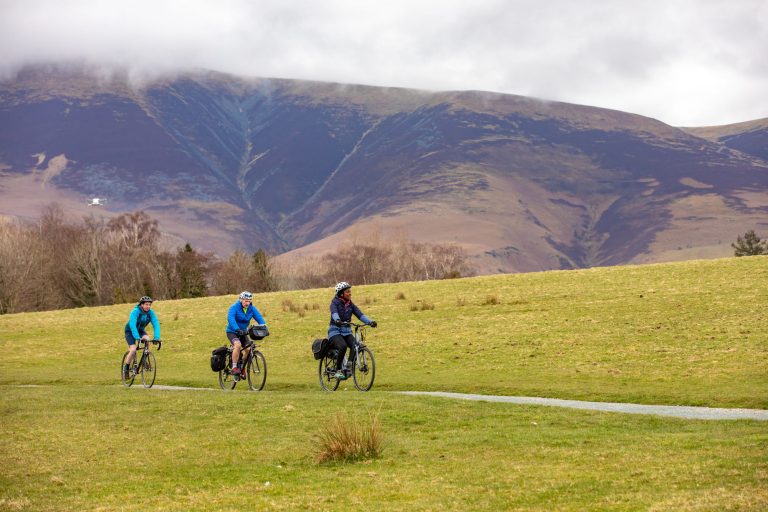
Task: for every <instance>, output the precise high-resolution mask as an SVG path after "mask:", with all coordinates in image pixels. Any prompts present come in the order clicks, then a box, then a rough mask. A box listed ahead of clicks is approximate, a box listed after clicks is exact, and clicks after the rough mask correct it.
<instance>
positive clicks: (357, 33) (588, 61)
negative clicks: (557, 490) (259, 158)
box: [0, 0, 768, 125]
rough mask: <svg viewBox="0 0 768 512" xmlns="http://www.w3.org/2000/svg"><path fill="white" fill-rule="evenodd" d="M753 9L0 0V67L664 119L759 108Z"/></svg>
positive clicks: (763, 16)
mask: <svg viewBox="0 0 768 512" xmlns="http://www.w3.org/2000/svg"><path fill="white" fill-rule="evenodd" d="M766 48H768V4H767V3H766V2H763V1H760V0H741V1H740V2H735V3H730V4H726V3H724V2H720V1H718V0H669V1H662V0H649V1H647V2H633V3H631V4H629V3H625V2H606V1H602V0H586V1H582V2H572V1H567V0H554V1H547V2H535V1H532V0H531V1H528V0H526V1H523V0H511V1H503V0H477V1H476V2H472V3H467V2H464V1H458V0H440V1H437V0H409V1H404V0H392V1H390V2H386V3H378V2H377V3H374V2H361V1H353V0H327V1H323V2H315V1H311V0H306V1H299V0H279V1H272V0H262V1H259V2H251V1H247V0H227V1H224V2H216V3H214V2H208V1H204V0H192V1H181V0H165V1H159V0H155V1H147V0H133V1H125V2H120V1H114V2H102V1H96V0H70V1H67V2H61V1H54V0H36V1H35V0H3V1H2V2H0V72H1V73H3V75H4V76H9V75H12V74H13V73H14V72H16V71H17V70H18V69H20V68H21V67H22V66H24V65H27V64H36V63H51V62H72V61H74V62H84V63H87V64H89V65H92V66H105V67H107V68H121V67H124V68H129V69H130V70H131V73H132V74H133V76H144V75H147V74H149V75H156V74H161V73H168V72H171V71H176V70H188V69H200V68H203V69H212V70H217V71H222V72H227V73H233V74H238V75H244V76H264V77H281V78H298V79H312V80H323V81H334V82H342V83H362V84H368V85H381V86H399V87H412V88H422V89H430V90H448V89H472V90H488V91H497V92H504V93H511V94H522V95H531V96H537V97H541V98H545V99H551V100H558V101H569V102H574V103H584V104H590V105H596V106H603V107H610V108H616V109H620V110H625V111H629V112H633V113H638V114H643V115H647V116H651V117H655V118H658V119H661V120H662V121H665V122H667V123H670V124H675V125H705V124H722V123H729V122H737V121H743V120H748V119H754V118H759V117H766V116H768V97H766V95H765V93H764V91H765V90H768V56H767V55H768V52H766Z"/></svg>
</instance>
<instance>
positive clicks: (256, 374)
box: [219, 325, 269, 391]
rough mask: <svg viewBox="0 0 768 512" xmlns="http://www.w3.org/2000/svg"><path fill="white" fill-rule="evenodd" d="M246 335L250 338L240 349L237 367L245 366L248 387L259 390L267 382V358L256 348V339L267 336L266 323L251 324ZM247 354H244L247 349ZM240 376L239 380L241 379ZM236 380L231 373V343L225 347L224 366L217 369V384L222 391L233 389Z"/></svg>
mask: <svg viewBox="0 0 768 512" xmlns="http://www.w3.org/2000/svg"><path fill="white" fill-rule="evenodd" d="M248 336H249V337H250V338H251V340H254V341H246V343H245V344H243V346H242V349H241V350H240V361H239V363H238V367H239V368H245V378H246V380H247V381H248V389H250V390H251V391H261V390H262V389H264V384H265V383H266V382H267V360H266V359H265V358H264V354H262V353H261V352H260V351H259V350H258V346H257V345H256V343H255V341H256V340H262V339H264V338H266V337H267V336H269V331H268V330H267V326H266V325H252V326H251V327H250V328H249V329H248ZM249 348H250V349H251V350H248V351H247V352H248V355H247V356H246V355H245V352H246V350H247V349H249ZM242 379H243V378H242V376H241V377H240V380H242ZM237 383H238V381H237V380H235V378H234V376H233V375H232V345H230V346H229V347H227V362H226V364H225V365H224V368H222V369H221V370H219V386H221V389H223V390H224V391H229V390H230V389H235V386H237Z"/></svg>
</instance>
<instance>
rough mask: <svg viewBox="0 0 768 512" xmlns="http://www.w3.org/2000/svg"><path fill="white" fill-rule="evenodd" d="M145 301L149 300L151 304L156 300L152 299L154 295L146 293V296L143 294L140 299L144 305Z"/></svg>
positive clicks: (140, 302)
mask: <svg viewBox="0 0 768 512" xmlns="http://www.w3.org/2000/svg"><path fill="white" fill-rule="evenodd" d="M145 302H149V303H150V304H152V302H154V301H153V300H152V297H150V296H148V295H145V296H143V297H142V298H140V299H139V305H142V304H144V303H145Z"/></svg>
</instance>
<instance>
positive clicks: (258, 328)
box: [248, 324, 269, 340]
mask: <svg viewBox="0 0 768 512" xmlns="http://www.w3.org/2000/svg"><path fill="white" fill-rule="evenodd" d="M248 336H249V337H250V338H251V339H252V340H263V339H264V338H266V337H267V336H269V329H267V326H266V325H255V324H254V325H252V326H250V327H249V328H248Z"/></svg>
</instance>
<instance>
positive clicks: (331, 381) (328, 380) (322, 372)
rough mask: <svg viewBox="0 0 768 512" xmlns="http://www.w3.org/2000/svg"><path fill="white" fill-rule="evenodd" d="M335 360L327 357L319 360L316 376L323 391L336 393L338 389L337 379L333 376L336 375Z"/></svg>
mask: <svg viewBox="0 0 768 512" xmlns="http://www.w3.org/2000/svg"><path fill="white" fill-rule="evenodd" d="M335 368H336V360H335V359H334V358H330V357H328V356H325V357H323V358H322V359H320V364H319V365H318V366H317V376H318V378H319V379H320V387H321V388H323V390H325V391H336V389H337V388H338V387H339V379H337V378H336V377H334V376H333V375H334V374H335V373H336V370H335Z"/></svg>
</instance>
